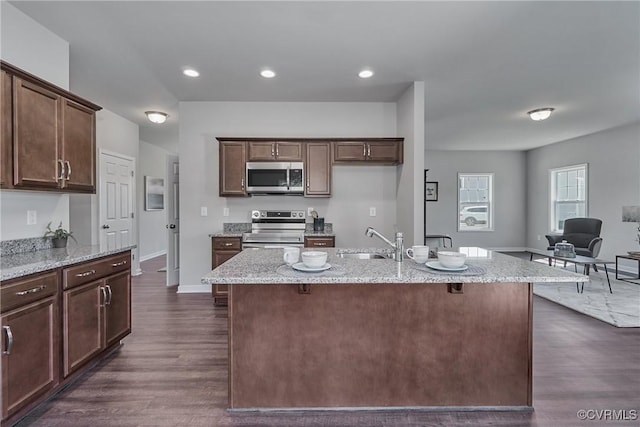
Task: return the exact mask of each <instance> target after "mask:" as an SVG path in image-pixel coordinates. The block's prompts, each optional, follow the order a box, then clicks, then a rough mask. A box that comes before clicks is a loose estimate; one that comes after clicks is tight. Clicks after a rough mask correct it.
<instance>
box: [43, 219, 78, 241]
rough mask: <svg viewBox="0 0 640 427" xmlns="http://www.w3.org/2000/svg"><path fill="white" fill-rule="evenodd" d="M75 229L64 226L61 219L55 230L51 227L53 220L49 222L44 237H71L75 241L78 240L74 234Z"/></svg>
mask: <svg viewBox="0 0 640 427" xmlns="http://www.w3.org/2000/svg"><path fill="white" fill-rule="evenodd" d="M72 234H73V231H68V230H65V229H64V228H62V221H60V225H58V228H56V229H55V230H52V229H51V221H49V224H47V230H46V231H45V233H44V237H50V238H52V239H66V238H68V237H71V238H72V239H73V241H76V238H75V237H73V236H72Z"/></svg>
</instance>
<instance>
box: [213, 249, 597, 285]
mask: <svg viewBox="0 0 640 427" xmlns="http://www.w3.org/2000/svg"><path fill="white" fill-rule="evenodd" d="M459 250H460V251H462V252H466V253H467V254H468V255H469V256H468V258H467V263H466V264H467V265H468V266H469V269H468V270H467V271H465V272H461V273H452V272H440V271H435V270H431V269H429V268H428V267H426V266H424V265H420V264H417V263H415V262H413V261H412V260H410V259H405V261H403V262H401V263H399V262H396V261H394V260H392V259H371V260H362V259H353V258H339V257H338V256H337V255H336V254H337V253H340V252H388V251H385V250H380V249H331V248H327V249H323V251H325V252H327V253H328V258H327V263H329V264H331V268H330V269H329V270H326V271H324V272H320V273H305V272H300V271H296V270H293V269H292V268H291V267H289V266H287V265H286V264H284V262H283V259H282V253H283V252H282V249H247V250H244V251H242V252H241V253H239V254H238V255H236V256H235V257H233V258H231V259H230V260H229V261H227V262H225V263H224V264H222V265H221V266H219V267H218V268H216V269H215V270H213V271H211V272H210V273H208V274H207V275H205V276H204V277H203V278H202V283H204V284H228V285H231V284H235V285H241V284H283V283H284V284H286V283H292V284H351V283H399V284H400V283H496V282H508V283H510V282H518V283H529V282H536V283H539V282H568V283H576V282H588V281H589V278H588V276H584V275H582V274H577V273H573V272H569V271H566V270H562V269H560V268H556V267H549V266H548V265H546V264H541V263H538V262H530V261H525V260H521V259H519V258H516V257H513V256H510V255H504V254H500V253H498V252H494V251H489V250H485V249H482V248H459Z"/></svg>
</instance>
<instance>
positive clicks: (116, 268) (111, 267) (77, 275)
mask: <svg viewBox="0 0 640 427" xmlns="http://www.w3.org/2000/svg"><path fill="white" fill-rule="evenodd" d="M130 260H131V255H130V253H129V252H126V253H124V254H119V255H115V256H110V257H108V258H101V259H98V260H96V261H90V262H85V263H82V264H78V265H75V266H73V267H69V268H65V269H64V270H63V271H62V283H63V289H69V288H73V287H74V286H78V285H81V284H83V283H88V282H91V281H93V280H96V279H99V278H101V277H104V276H108V275H110V274H113V273H118V272H120V271H125V270H127V269H129V268H130V267H131V263H130Z"/></svg>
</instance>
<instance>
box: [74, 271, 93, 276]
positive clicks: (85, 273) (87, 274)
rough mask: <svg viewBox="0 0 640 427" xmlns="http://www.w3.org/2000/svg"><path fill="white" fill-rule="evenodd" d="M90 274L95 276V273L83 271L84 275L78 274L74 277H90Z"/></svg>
mask: <svg viewBox="0 0 640 427" xmlns="http://www.w3.org/2000/svg"><path fill="white" fill-rule="evenodd" d="M92 274H96V271H95V270H89V271H85V272H84V273H78V274H76V277H87V276H91V275H92Z"/></svg>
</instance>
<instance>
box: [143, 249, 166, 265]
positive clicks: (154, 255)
mask: <svg viewBox="0 0 640 427" xmlns="http://www.w3.org/2000/svg"><path fill="white" fill-rule="evenodd" d="M166 254H167V250H166V249H165V250H163V251H158V252H155V253H152V254H147V255H145V256H142V255H140V262H142V261H146V260H149V259H152V258H156V257H159V256H162V255H166Z"/></svg>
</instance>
